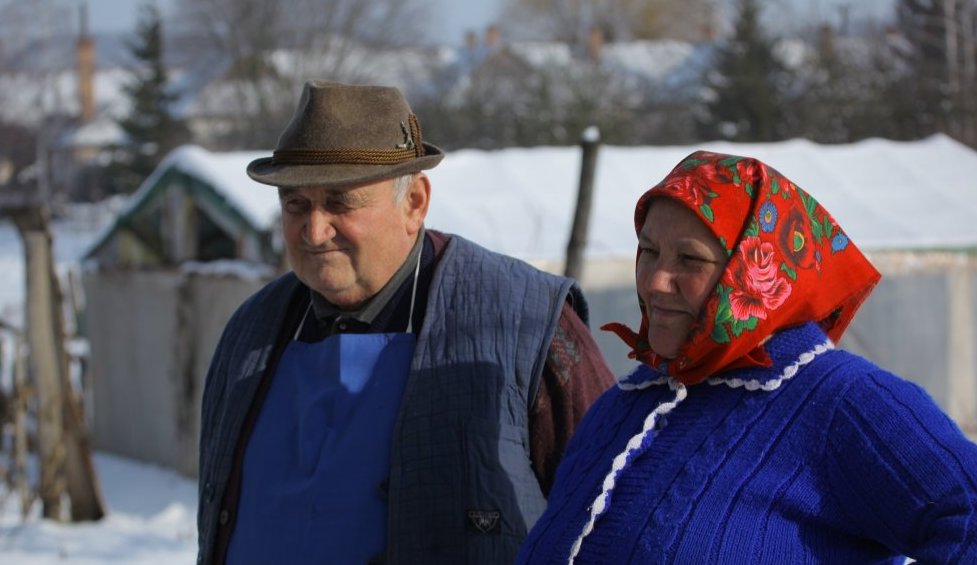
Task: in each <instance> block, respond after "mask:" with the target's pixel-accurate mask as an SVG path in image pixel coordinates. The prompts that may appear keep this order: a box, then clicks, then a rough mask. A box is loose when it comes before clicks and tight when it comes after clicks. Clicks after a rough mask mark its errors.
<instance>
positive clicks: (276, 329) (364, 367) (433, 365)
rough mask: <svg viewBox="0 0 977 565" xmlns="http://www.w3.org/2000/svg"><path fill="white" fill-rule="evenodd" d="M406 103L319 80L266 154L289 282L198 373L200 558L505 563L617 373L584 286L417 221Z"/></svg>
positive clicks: (390, 93)
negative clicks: (577, 431) (201, 376)
mask: <svg viewBox="0 0 977 565" xmlns="http://www.w3.org/2000/svg"><path fill="white" fill-rule="evenodd" d="M443 156H444V155H443V153H442V151H441V150H440V149H438V148H437V147H435V146H434V145H431V144H429V143H425V142H424V141H423V140H422V139H421V128H420V124H419V122H418V120H417V118H416V116H414V115H413V114H412V113H411V110H410V108H409V107H408V105H407V102H406V100H404V98H403V96H402V95H401V93H400V92H399V91H398V90H396V89H394V88H388V87H378V86H350V85H342V84H336V83H330V82H322V81H312V82H309V83H308V84H306V85H305V89H304V91H303V93H302V97H301V100H300V101H299V106H298V109H297V110H296V112H295V114H294V116H293V118H292V121H291V123H289V125H288V126H287V127H286V129H285V131H284V133H283V134H282V135H281V138H280V139H279V143H278V147H277V148H276V149H275V151H274V154H273V156H272V157H268V158H263V159H258V160H256V161H254V162H252V163H251V164H250V165H249V166H248V174H249V175H250V176H251V178H253V179H255V180H256V181H258V182H261V183H264V184H269V185H273V186H277V187H278V193H279V197H280V200H281V209H282V232H283V236H284V241H285V247H286V251H287V256H288V260H289V263H290V265H291V268H292V271H291V272H289V273H288V274H285V275H284V276H282V277H281V278H279V279H277V280H275V281H273V282H271V283H270V284H268V285H267V286H266V287H265V288H263V289H262V290H260V291H259V292H257V293H256V294H255V295H254V296H252V297H251V298H250V299H248V300H247V301H246V302H245V303H244V304H243V305H242V306H241V307H240V308H239V310H238V311H237V312H236V313H235V314H234V316H233V318H232V319H231V320H230V322H228V325H227V327H226V328H225V330H224V335H223V337H222V338H221V341H220V343H219V345H218V347H217V350H216V352H215V354H214V358H213V360H212V363H211V367H210V371H209V373H208V376H207V383H206V387H205V391H204V399H203V419H202V425H201V429H202V434H201V439H200V475H199V479H200V505H199V514H198V532H199V556H198V562H199V563H208V564H222V563H228V564H233V565H238V564H244V563H264V564H267V563H289V564H300V563H368V562H369V563H403V564H420V563H424V564H434V563H450V564H453V565H456V564H459V563H475V562H478V563H499V564H502V563H506V564H508V563H511V562H512V561H513V560H514V559H515V556H516V553H517V551H518V548H519V544H520V542H521V541H522V540H523V538H524V537H525V535H526V533H527V531H528V529H529V528H530V527H532V525H533V524H534V523H535V522H536V520H537V518H539V516H540V514H541V513H542V511H543V509H544V507H545V505H546V498H545V496H546V493H547V492H548V490H549V487H550V485H551V484H552V482H553V475H554V473H555V469H556V466H557V463H558V462H559V460H560V457H561V455H562V452H563V448H564V446H565V444H566V442H567V440H568V439H569V436H570V435H571V434H572V432H573V429H574V428H575V426H576V424H577V422H578V421H579V420H580V418H581V416H582V415H583V413H584V411H585V410H586V409H587V407H588V406H589V405H590V404H591V402H592V401H593V400H594V399H595V398H596V397H597V396H598V395H599V394H600V393H601V392H603V391H604V390H605V389H606V388H607V387H608V386H610V385H611V384H612V382H613V378H612V375H611V372H610V370H609V369H608V367H607V365H606V363H605V362H604V360H603V358H602V357H601V355H600V352H599V351H598V349H597V346H596V344H595V343H594V341H593V338H592V336H591V334H590V332H589V330H588V328H587V325H586V322H587V320H586V313H587V309H586V303H585V301H584V298H583V296H582V294H581V292H580V290H579V288H578V287H577V286H576V284H575V283H574V282H573V281H571V280H569V279H566V278H563V277H558V276H554V275H550V274H547V273H544V272H542V271H539V270H537V269H535V268H533V267H531V266H529V265H527V264H526V263H523V262H520V261H517V260H515V259H512V258H509V257H505V256H502V255H499V254H496V253H493V252H490V251H488V250H486V249H483V248H482V247H479V246H478V245H476V244H474V243H472V242H470V241H467V240H465V239H464V238H462V237H459V236H457V235H449V234H445V233H440V232H437V231H434V230H427V229H425V225H424V218H425V215H426V214H427V210H428V204H429V203H430V199H431V183H430V180H429V179H428V177H427V175H425V174H424V173H423V172H422V171H424V170H427V169H430V168H432V167H434V166H436V165H437V164H438V162H440V161H441V159H442V157H443Z"/></svg>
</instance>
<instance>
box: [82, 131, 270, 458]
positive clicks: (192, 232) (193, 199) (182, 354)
mask: <svg viewBox="0 0 977 565" xmlns="http://www.w3.org/2000/svg"><path fill="white" fill-rule="evenodd" d="M258 156H259V154H258V153H249V152H231V153H210V152H208V151H206V150H204V149H202V148H200V147H197V146H184V147H180V148H178V149H176V150H174V151H173V152H171V153H170V154H169V155H168V156H167V157H166V158H165V159H164V160H163V162H162V163H161V164H160V165H159V167H158V168H157V169H156V171H154V172H153V174H152V175H150V177H149V178H147V179H146V181H145V182H144V183H143V185H142V186H141V187H140V189H139V190H138V191H137V192H136V193H135V194H134V195H133V196H132V197H131V198H130V199H129V201H128V202H127V204H126V206H125V207H124V208H123V209H122V210H121V212H120V213H119V214H118V215H117V216H116V218H115V220H114V221H113V222H112V223H111V224H110V225H109V226H108V227H107V229H106V230H105V232H104V233H103V234H102V235H101V236H100V237H98V238H97V239H96V241H95V242H94V243H93V244H92V246H91V247H90V248H89V250H88V251H87V252H86V253H85V254H84V257H83V265H82V267H83V268H82V277H81V278H82V285H83V289H84V296H85V317H84V327H85V334H86V335H85V337H86V338H87V339H88V343H89V366H88V371H89V374H88V378H89V379H90V380H89V382H90V383H91V384H90V386H89V387H88V390H87V395H88V398H87V399H86V400H87V405H88V407H89V411H88V413H87V417H88V420H89V422H88V423H89V429H90V430H91V432H92V438H93V443H94V446H95V448H96V449H99V450H105V451H110V452H114V453H119V454H123V455H126V456H128V457H132V458H135V459H140V460H144V461H152V462H156V463H160V464H163V465H166V466H168V467H171V468H173V469H176V470H178V471H180V472H181V473H184V474H186V475H193V474H194V473H196V465H197V454H196V446H197V437H198V433H199V415H200V397H201V394H202V393H203V381H204V379H203V377H204V375H205V374H206V370H207V366H208V364H209V362H210V356H211V354H212V353H213V351H214V348H215V347H216V345H217V340H218V338H219V337H220V332H221V330H222V329H223V326H224V324H225V323H226V322H227V320H228V318H229V317H230V316H231V314H232V313H233V312H234V310H235V309H236V308H237V307H238V306H239V305H240V304H241V303H242V302H243V301H244V300H245V299H246V298H247V297H248V296H250V295H251V294H252V293H253V292H255V291H256V290H258V289H259V288H260V287H261V286H263V285H264V284H265V283H266V282H268V281H269V280H271V278H273V277H274V276H276V275H277V274H278V273H279V272H280V270H281V268H282V267H281V266H280V262H281V252H280V249H279V244H278V236H277V234H278V209H279V206H278V192H277V191H276V190H275V189H274V188H272V187H269V186H265V185H262V184H258V183H256V182H254V181H252V180H251V179H250V178H248V176H247V174H246V173H245V167H246V166H247V164H248V162H250V161H251V160H252V159H254V158H257V157H258ZM262 156H263V154H262Z"/></svg>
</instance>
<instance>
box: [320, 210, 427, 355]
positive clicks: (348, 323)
mask: <svg viewBox="0 0 977 565" xmlns="http://www.w3.org/2000/svg"><path fill="white" fill-rule="evenodd" d="M424 237H425V233H424V228H423V227H421V231H420V232H418V234H417V241H415V242H414V246H413V247H412V248H411V250H410V252H409V253H408V254H407V259H405V260H404V262H403V264H402V265H401V266H400V268H399V269H397V272H395V273H394V275H393V277H391V279H390V280H389V281H387V284H385V285H384V286H383V288H381V289H380V292H378V293H377V294H375V295H374V296H373V298H371V299H370V300H369V301H367V303H366V304H364V305H363V307H362V308H360V309H359V310H355V311H349V310H342V309H340V308H339V307H337V306H336V305H335V304H332V303H331V302H329V301H328V300H326V298H325V297H324V296H322V295H321V294H319V293H318V292H316V291H314V290H312V289H309V292H310V293H311V295H312V311H313V313H314V314H315V318H316V320H318V322H319V335H318V336H317V337H318V338H320V339H325V338H326V337H329V336H331V335H333V334H336V333H367V332H369V331H371V328H372V327H373V324H374V322H375V321H376V320H377V316H379V315H380V313H381V312H383V310H384V309H385V308H386V307H387V305H388V304H390V301H391V300H392V299H393V298H394V296H396V295H397V294H398V290H400V289H401V287H402V286H403V285H404V283H405V282H407V281H408V280H410V281H413V277H414V272H415V271H416V269H417V261H418V254H419V253H421V251H422V250H423V247H424ZM399 331H407V326H406V325H405V326H404V327H403V328H400V329H399ZM302 335H303V336H306V335H308V334H305V333H303V334H302Z"/></svg>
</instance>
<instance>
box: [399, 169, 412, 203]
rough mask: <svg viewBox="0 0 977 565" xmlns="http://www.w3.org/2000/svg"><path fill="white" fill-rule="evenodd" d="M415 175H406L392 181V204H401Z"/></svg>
mask: <svg viewBox="0 0 977 565" xmlns="http://www.w3.org/2000/svg"><path fill="white" fill-rule="evenodd" d="M416 174H417V173H408V174H406V175H402V176H399V177H397V178H395V179H394V202H396V203H397V204H400V203H401V202H403V200H404V196H406V195H407V188H408V187H409V186H410V183H411V181H412V180H414V175H416Z"/></svg>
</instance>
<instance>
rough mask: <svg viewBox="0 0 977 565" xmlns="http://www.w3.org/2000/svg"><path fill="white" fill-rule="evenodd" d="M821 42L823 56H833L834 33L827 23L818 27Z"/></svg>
mask: <svg viewBox="0 0 977 565" xmlns="http://www.w3.org/2000/svg"><path fill="white" fill-rule="evenodd" d="M818 34H819V36H820V42H821V55H822V56H823V57H825V58H831V57H834V54H835V33H834V30H833V29H831V26H830V25H828V24H822V25H821V26H820V27H819V28H818Z"/></svg>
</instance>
